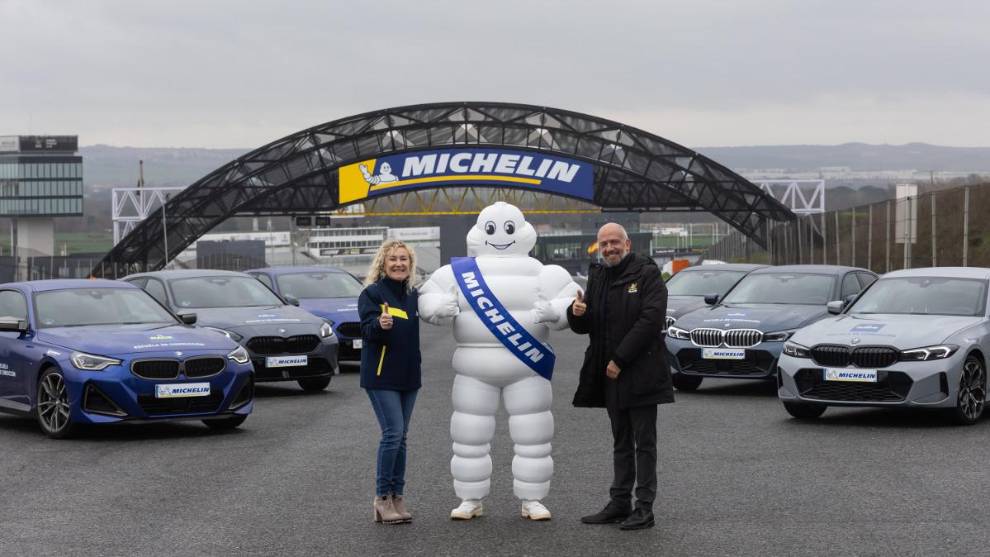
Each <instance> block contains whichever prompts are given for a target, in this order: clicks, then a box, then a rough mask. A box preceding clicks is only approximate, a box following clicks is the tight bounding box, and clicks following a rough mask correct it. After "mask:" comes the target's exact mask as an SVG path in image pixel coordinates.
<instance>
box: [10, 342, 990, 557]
mask: <svg viewBox="0 0 990 557" xmlns="http://www.w3.org/2000/svg"><path fill="white" fill-rule="evenodd" d="M553 344H554V347H555V350H556V352H557V355H558V360H557V369H556V375H555V377H554V392H555V395H556V399H555V402H554V410H555V415H556V421H557V422H556V423H557V435H556V438H555V441H554V453H553V456H554V459H555V463H556V472H555V476H554V484H553V487H552V490H551V495H550V497H549V498H548V499H546V501H545V502H546V504H547V506H548V507H549V508H550V510H551V511H552V512H553V514H554V518H553V520H552V521H550V522H549V523H531V522H528V521H525V520H523V519H521V518H520V517H519V507H518V502H517V501H516V500H515V499H514V498H513V497H512V493H511V492H512V486H511V475H510V463H511V442H510V441H509V439H508V428H507V424H506V422H505V419H504V418H505V416H504V414H503V415H502V419H501V420H500V421H499V425H498V431H497V439H496V442H495V445H494V448H493V456H494V459H495V477H494V480H493V496H492V497H491V498H490V501H488V504H487V508H486V516H484V517H482V518H480V519H477V520H474V521H472V522H469V523H454V522H451V521H450V520H449V519H448V518H447V516H448V512H449V510H450V509H451V508H452V507H453V506H455V505H456V503H457V501H456V499H455V497H454V493H453V489H452V487H451V479H450V475H449V470H448V462H449V459H450V443H449V434H448V422H447V421H448V418H449V415H450V411H451V405H450V401H449V392H450V386H451V382H452V379H453V372H452V370H451V368H450V364H449V360H450V354H451V352H452V351H453V340H452V337H451V334H450V331H449V330H445V329H438V328H434V327H431V326H424V327H423V339H422V345H423V351H424V362H423V366H424V367H423V371H424V388H423V390H422V392H421V393H420V397H419V401H418V403H417V406H416V412H415V415H414V418H413V422H414V423H413V428H412V431H411V435H410V440H409V443H410V446H409V451H410V466H409V471H408V473H407V482H408V485H407V491H406V496H407V501H408V502H409V505H410V508H411V510H412V512H413V513H414V515H415V521H414V522H413V523H412V524H410V525H401V526H383V525H376V524H373V523H372V521H371V516H372V515H371V498H372V495H373V483H374V458H375V450H376V444H377V440H378V435H379V433H378V426H377V424H376V422H375V419H374V416H373V413H372V411H371V408H370V406H369V404H368V400H367V398H366V396H365V394H364V393H363V392H362V391H361V390H360V388H359V387H358V377H357V375H356V374H354V373H349V374H344V375H341V376H337V377H335V378H334V380H333V382H332V383H331V386H330V389H329V390H328V391H327V392H325V393H318V394H312V395H307V394H304V393H303V392H302V391H301V390H300V389H299V388H298V387H296V386H295V385H292V386H288V385H283V384H279V385H275V386H261V387H259V388H258V392H257V404H256V409H255V412H254V414H253V415H252V416H251V417H250V418H249V419H248V420H247V422H246V423H245V424H244V426H242V429H241V430H238V431H235V432H231V433H226V434H224V433H215V432H212V431H209V430H207V428H205V427H204V426H202V425H201V424H200V423H198V422H190V423H188V424H187V423H180V424H154V425H150V426H139V425H124V426H117V427H112V428H106V429H96V430H87V431H85V432H84V434H83V435H82V436H81V437H80V438H78V439H72V440H67V441H53V440H49V439H46V438H45V437H44V436H43V435H41V434H40V433H39V432H38V430H37V425H36V424H35V423H34V422H33V421H31V420H28V419H25V418H19V417H13V416H6V415H0V450H2V453H0V455H2V456H0V486H2V489H0V493H2V497H0V555H363V556H370V555H382V554H396V555H489V554H497V555H547V554H553V555H562V554H567V555H600V554H605V553H609V554H616V555H619V554H626V555H646V554H656V555H660V554H662V555H704V554H707V555H716V554H717V555H725V554H733V555H740V554H745V555H757V554H760V555H768V554H772V555H821V554H839V555H841V554H857V555H864V554H866V555H904V554H935V553H946V554H952V555H985V554H986V553H987V551H988V550H987V547H990V513H988V512H987V510H986V509H985V508H984V507H985V505H986V501H987V499H988V496H990V487H988V483H990V482H988V479H990V476H988V474H987V460H988V459H990V448H988V440H990V420H983V421H981V422H980V423H978V424H977V425H975V426H972V427H954V426H951V425H948V422H947V420H944V419H942V418H941V417H940V416H938V415H934V414H927V413H910V412H895V413H891V412H886V411H879V410H872V409H849V410H842V409H830V410H829V411H828V412H826V414H825V416H824V417H823V418H822V419H821V420H820V421H819V422H817V423H802V422H798V421H795V420H793V419H790V418H789V416H788V415H787V414H786V413H785V412H784V410H783V408H782V407H781V406H780V403H779V402H778V401H777V400H776V397H775V396H774V392H773V390H772V388H771V389H768V388H767V386H766V385H764V384H760V383H753V382H729V381H706V383H705V384H703V385H702V387H701V389H700V390H699V391H698V392H696V393H678V395H677V397H678V402H677V403H676V404H674V405H666V406H663V407H661V410H660V495H659V500H658V501H657V505H656V509H655V510H656V514H657V526H656V528H654V529H651V530H645V531H638V532H622V531H619V530H618V529H617V528H616V527H613V526H586V525H583V524H581V523H580V522H579V520H578V519H579V517H580V516H581V515H583V514H587V513H590V512H594V511H597V510H598V509H599V508H600V507H601V506H602V505H603V504H604V503H605V502H606V497H607V488H608V484H609V482H610V479H611V451H610V446H611V437H610V434H609V428H608V420H607V418H606V415H605V412H604V410H600V409H576V408H573V407H572V406H571V405H570V399H571V396H572V395H573V393H574V389H575V386H576V383H577V369H578V367H579V364H580V359H581V357H582V354H583V352H584V346H585V339H584V338H582V337H578V336H576V335H573V334H571V333H569V332H566V331H565V332H559V333H555V335H554V337H553Z"/></svg>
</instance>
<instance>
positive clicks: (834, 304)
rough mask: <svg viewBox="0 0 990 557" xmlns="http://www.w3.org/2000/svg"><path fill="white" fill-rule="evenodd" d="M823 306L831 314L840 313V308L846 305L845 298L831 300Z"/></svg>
mask: <svg viewBox="0 0 990 557" xmlns="http://www.w3.org/2000/svg"><path fill="white" fill-rule="evenodd" d="M825 307H827V308H828V312H829V313H831V314H832V315H839V314H840V313H842V309H843V308H844V307H846V302H845V300H832V301H831V302H829V303H828V305H826V306H825Z"/></svg>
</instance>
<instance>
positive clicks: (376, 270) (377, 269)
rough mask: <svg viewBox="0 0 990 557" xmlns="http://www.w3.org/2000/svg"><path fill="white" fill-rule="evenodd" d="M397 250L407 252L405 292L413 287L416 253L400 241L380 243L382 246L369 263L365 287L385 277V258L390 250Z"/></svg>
mask: <svg viewBox="0 0 990 557" xmlns="http://www.w3.org/2000/svg"><path fill="white" fill-rule="evenodd" d="M399 248H404V249H405V250H406V251H407V252H409V278H408V279H406V290H409V289H411V288H412V287H413V286H414V283H415V282H416V252H415V251H413V249H412V248H411V247H409V246H408V245H407V244H406V243H405V242H403V241H402V240H385V241H384V242H382V245H381V246H379V247H378V252H377V253H375V258H374V259H373V260H372V261H371V266H370V267H368V275H367V276H365V277H364V284H365V285H369V284H374V283H376V282H378V281H379V280H380V279H381V278H382V277H384V276H385V258H386V257H388V254H389V253H391V252H392V250H396V249H399Z"/></svg>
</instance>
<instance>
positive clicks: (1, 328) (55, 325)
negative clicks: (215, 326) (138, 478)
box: [0, 280, 254, 438]
mask: <svg viewBox="0 0 990 557" xmlns="http://www.w3.org/2000/svg"><path fill="white" fill-rule="evenodd" d="M195 320H196V316H195V314H187V315H183V316H181V317H177V316H176V315H174V314H172V313H171V312H170V311H169V310H167V309H165V308H164V307H162V305H161V304H159V303H158V302H157V301H155V299H154V298H152V297H151V296H150V295H148V294H147V293H146V292H144V291H142V290H141V289H140V288H138V287H136V286H134V285H131V284H127V283H125V282H117V281H111V280H43V281H33V282H19V283H8V284H3V285H0V411H6V412H12V413H18V414H28V415H33V416H34V417H35V418H37V420H38V424H39V425H40V426H41V430H42V431H43V432H44V433H45V434H46V435H48V436H49V437H56V438H60V437H66V436H68V435H70V434H72V433H73V432H74V430H75V429H76V428H77V426H78V425H79V424H106V423H114V422H121V421H162V420H176V419H196V420H202V421H203V422H204V423H205V424H206V425H207V426H209V427H211V428H214V429H233V428H235V427H237V426H239V425H240V424H241V423H243V422H244V420H245V419H246V418H247V416H248V414H250V413H251V410H252V408H253V400H254V396H253V395H254V382H253V369H252V366H251V360H250V357H249V355H248V353H247V351H246V350H245V349H244V348H243V347H241V346H239V345H238V344H237V343H236V342H234V341H233V340H231V339H229V338H227V337H226V336H224V335H221V334H218V333H216V332H215V331H211V330H209V329H198V328H193V327H191V326H189V325H191V324H192V323H193V322H195Z"/></svg>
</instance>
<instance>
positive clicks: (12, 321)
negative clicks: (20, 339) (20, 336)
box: [0, 317, 28, 333]
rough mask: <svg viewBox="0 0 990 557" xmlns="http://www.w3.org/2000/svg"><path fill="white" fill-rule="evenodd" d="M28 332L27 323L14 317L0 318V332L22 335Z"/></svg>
mask: <svg viewBox="0 0 990 557" xmlns="http://www.w3.org/2000/svg"><path fill="white" fill-rule="evenodd" d="M27 330H28V324H27V321H25V320H23V319H17V318H14V317H0V331H6V332H12V333H23V332H24V331H27Z"/></svg>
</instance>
